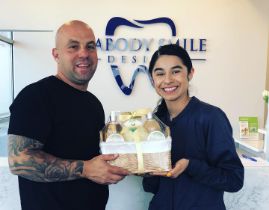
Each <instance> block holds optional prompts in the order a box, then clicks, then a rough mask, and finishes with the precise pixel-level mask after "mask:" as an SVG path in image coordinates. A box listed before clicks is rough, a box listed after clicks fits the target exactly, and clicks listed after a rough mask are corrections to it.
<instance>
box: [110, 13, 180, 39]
mask: <svg viewBox="0 0 269 210" xmlns="http://www.w3.org/2000/svg"><path fill="white" fill-rule="evenodd" d="M134 21H135V22H137V23H140V24H145V25H147V24H155V23H164V24H167V25H168V26H170V28H171V31H172V36H176V26H175V24H174V22H173V21H172V20H171V19H170V18H167V17H162V18H156V19H152V20H134ZM119 26H129V27H133V28H143V27H142V26H139V25H136V24H134V23H132V22H130V21H128V20H126V19H125V18H121V17H113V18H111V19H110V20H109V21H108V23H107V26H106V35H107V36H114V33H115V30H116V28H117V27H119Z"/></svg>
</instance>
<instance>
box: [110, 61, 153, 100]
mask: <svg viewBox="0 0 269 210" xmlns="http://www.w3.org/2000/svg"><path fill="white" fill-rule="evenodd" d="M110 67H111V70H112V73H113V76H114V78H115V80H116V82H117V84H118V86H119V88H120V89H121V91H122V92H123V93H124V94H125V95H130V94H131V93H132V90H133V87H134V83H135V78H136V76H137V75H138V73H139V72H144V73H146V74H147V75H148V77H149V80H150V82H151V83H152V81H151V77H150V75H149V72H148V69H147V67H146V66H144V65H139V66H138V67H137V68H136V70H135V71H134V74H133V76H132V80H131V83H130V85H129V87H127V86H126V85H124V84H123V81H122V79H121V76H120V71H119V67H118V66H117V65H111V66H110Z"/></svg>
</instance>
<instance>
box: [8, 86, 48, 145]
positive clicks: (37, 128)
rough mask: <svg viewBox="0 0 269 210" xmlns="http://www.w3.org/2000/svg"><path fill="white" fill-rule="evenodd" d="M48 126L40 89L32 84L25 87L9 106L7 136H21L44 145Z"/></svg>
mask: <svg viewBox="0 0 269 210" xmlns="http://www.w3.org/2000/svg"><path fill="white" fill-rule="evenodd" d="M50 126H51V124H50V123H49V113H48V112H47V109H46V107H45V103H44V98H42V94H41V91H40V87H36V86H35V85H34V84H33V85H29V86H27V87H26V88H24V89H23V90H22V91H21V92H20V93H19V94H18V96H17V97H16V99H15V100H14V102H13V103H12V105H11V106H10V123H9V129H8V134H15V135H21V136H25V137H29V138H32V139H35V140H38V141H40V142H42V143H45V142H46V139H47V137H48V135H49V132H50V129H51V128H50Z"/></svg>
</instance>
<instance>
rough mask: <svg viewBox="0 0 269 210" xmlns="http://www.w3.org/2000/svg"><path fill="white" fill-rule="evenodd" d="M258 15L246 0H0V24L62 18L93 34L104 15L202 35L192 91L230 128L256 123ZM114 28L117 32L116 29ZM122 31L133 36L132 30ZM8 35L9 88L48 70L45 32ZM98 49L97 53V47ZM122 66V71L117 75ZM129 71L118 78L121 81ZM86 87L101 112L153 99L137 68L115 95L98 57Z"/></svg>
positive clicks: (27, 25) (40, 23)
mask: <svg viewBox="0 0 269 210" xmlns="http://www.w3.org/2000/svg"><path fill="white" fill-rule="evenodd" d="M255 4H257V3H255ZM15 5H16V6H15ZM260 13H261V12H260V11H259V10H258V9H257V7H256V5H253V4H252V3H251V1H248V0H236V1H234V0H219V1H214V0H204V1H197V0H189V1H186V0H181V1H178V0H170V1H168V2H167V3H165V4H164V3H163V1H161V0H157V1H142V0H138V1H132V2H128V4H127V3H126V1H124V0H116V1H113V3H111V2H110V1H105V0H99V1H96V2H94V3H92V2H90V1H86V0H85V1H83V0H77V1H76V3H74V1H52V0H48V1H34V0H25V1H23V3H21V2H20V1H16V0H2V1H1V12H0V20H1V21H0V29H34V30H47V29H49V30H50V29H51V30H54V29H56V28H57V27H58V26H59V25H60V24H62V23H63V22H65V21H67V20H70V19H81V20H84V21H86V22H88V23H89V24H90V25H91V26H92V27H93V28H94V30H95V32H96V37H105V35H104V31H105V26H106V24H107V21H108V20H109V19H110V18H111V17H115V16H119V17H124V18H127V19H129V20H133V19H140V20H147V19H152V18H156V17H162V16H166V17H170V18H171V19H172V20H173V21H174V22H175V24H176V28H177V37H187V38H200V37H202V38H206V39H207V40H208V41H207V52H206V58H207V61H206V62H198V61H196V62H194V67H195V69H196V73H195V76H194V79H193V81H192V89H193V91H192V93H193V94H194V95H196V96H198V97H199V98H201V99H202V100H205V101H208V102H209V103H213V104H215V105H217V106H220V107H221V108H223V109H224V111H225V112H226V113H227V115H228V117H229V119H230V120H231V123H232V125H233V127H234V129H235V130H234V131H235V133H237V129H238V125H237V119H238V116H240V115H253V116H258V117H259V118H260V122H263V111H264V106H263V101H262V97H261V92H262V90H263V89H264V85H265V75H266V74H265V72H266V58H267V46H268V45H267V42H268V40H267V38H268V27H267V26H268V23H267V20H265V19H264V16H263V14H260ZM160 31H162V33H160ZM119 33H125V32H124V31H123V30H122V31H120V32H119ZM135 33H136V34H135V35H139V34H138V32H135ZM141 33H143V36H144V37H146V38H152V37H153V38H157V37H162V36H167V34H165V30H162V29H161V28H160V26H156V27H151V28H150V30H144V31H143V32H141ZM124 35H125V37H127V38H128V36H129V37H130V38H132V37H133V34H124ZM140 35H141V34H140ZM16 36H17V40H18V44H17V45H15V47H17V48H15V59H16V63H15V67H16V70H15V71H16V72H15V73H16V75H17V76H16V89H15V92H16V93H17V92H18V91H19V90H20V89H21V88H22V87H24V86H25V85H26V84H28V83H29V82H32V81H35V80H37V79H39V78H41V77H43V76H44V75H46V74H52V73H53V72H54V71H55V70H54V69H55V64H54V63H53V62H54V61H53V60H52V57H51V55H50V48H51V47H52V46H53V43H54V41H53V36H54V35H53V33H51V34H43V35H38V34H36V33H32V35H31V34H30V33H29V34H27V33H25V34H22V33H16V35H15V38H16ZM30 44H34V46H33V45H30ZM35 44H37V45H35ZM36 46H38V47H36ZM40 49H42V51H41V50H40ZM150 53H153V50H152V51H151V52H150ZM99 54H100V56H101V55H102V52H99ZM126 72H127V71H125V73H124V71H123V70H122V73H124V74H127V73H126ZM130 73H132V72H131V71H130ZM129 77H130V76H129ZM129 77H128V76H126V81H129ZM89 90H90V91H92V92H94V93H96V95H97V96H98V97H99V99H100V100H101V101H102V102H103V104H104V108H105V110H106V113H109V111H111V110H113V109H117V110H119V109H120V110H127V109H135V108H139V107H153V106H155V104H156V100H157V98H158V97H157V96H156V94H155V93H154V90H153V89H152V88H151V87H150V85H149V82H148V79H147V78H146V76H145V75H142V74H141V75H139V78H138V79H137V80H136V85H135V89H134V92H133V94H132V95H131V96H125V95H123V94H122V93H121V91H120V90H119V89H118V87H117V85H116V83H115V81H114V79H113V78H112V74H111V70H110V68H109V65H107V64H106V63H105V62H103V61H102V62H100V63H99V67H98V70H97V73H96V75H95V77H94V79H93V80H92V82H91V84H90V87H89ZM108 93H109V94H108Z"/></svg>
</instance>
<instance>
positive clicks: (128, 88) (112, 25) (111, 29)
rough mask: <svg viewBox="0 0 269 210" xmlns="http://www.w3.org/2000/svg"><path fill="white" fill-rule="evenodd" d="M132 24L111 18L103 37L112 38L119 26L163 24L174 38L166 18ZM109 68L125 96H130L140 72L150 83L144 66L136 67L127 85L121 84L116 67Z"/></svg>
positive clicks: (119, 18)
mask: <svg viewBox="0 0 269 210" xmlns="http://www.w3.org/2000/svg"><path fill="white" fill-rule="evenodd" d="M133 22H134V23H133ZM133 22H131V21H129V20H127V19H125V18H122V17H113V18H111V19H110V20H109V21H108V23H107V26H106V31H105V35H106V36H114V34H115V31H116V29H117V28H119V27H121V26H125V27H126V26H127V27H131V28H138V29H139V28H143V26H141V25H149V24H157V23H158V24H160V23H163V24H167V25H168V26H169V27H170V28H171V34H172V36H176V27H175V24H174V22H173V21H172V20H171V19H170V18H167V17H161V18H156V19H151V20H133ZM110 67H111V70H112V73H113V76H114V78H115V81H116V82H117V85H118V86H119V88H120V89H121V91H122V92H123V93H124V94H125V95H130V94H131V93H132V90H133V88H134V84H135V79H136V77H137V75H138V74H139V73H140V72H142V73H145V74H146V75H147V76H148V78H149V81H150V82H151V83H152V81H151V77H150V75H149V72H148V69H147V67H146V66H145V65H138V67H137V68H136V69H135V71H134V73H133V76H132V79H131V82H130V84H129V85H125V84H124V83H123V81H122V78H121V75H120V70H119V66H118V65H110Z"/></svg>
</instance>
